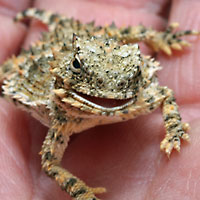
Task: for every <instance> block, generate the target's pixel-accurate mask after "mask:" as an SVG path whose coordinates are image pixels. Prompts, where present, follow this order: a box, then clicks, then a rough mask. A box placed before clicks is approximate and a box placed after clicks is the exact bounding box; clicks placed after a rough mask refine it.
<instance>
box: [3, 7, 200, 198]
mask: <svg viewBox="0 0 200 200" xmlns="http://www.w3.org/2000/svg"><path fill="white" fill-rule="evenodd" d="M26 17H29V18H35V19H38V20H40V21H41V22H43V23H44V24H46V25H47V26H48V28H49V32H45V33H43V35H42V38H41V39H40V40H39V41H37V42H35V43H34V44H33V45H31V47H30V49H29V50H24V51H22V52H21V53H20V54H19V55H18V56H13V57H12V58H10V59H8V60H7V61H5V62H4V63H3V64H2V66H1V68H0V80H2V81H3V86H2V90H3V95H4V97H6V98H8V99H9V100H11V101H12V102H13V103H14V104H15V105H17V106H19V107H21V108H22V109H25V110H26V111H28V112H30V113H31V114H32V115H33V116H34V117H35V118H36V119H38V120H40V121H41V122H42V123H43V124H45V125H46V126H48V127H49V131H48V134H47V136H46V138H45V141H44V143H43V145H42V150H41V157H42V168H43V170H44V171H45V172H46V174H47V175H48V176H50V177H52V178H53V179H55V180H56V181H57V182H58V184H59V185H60V187H61V188H62V189H63V190H65V191H66V192H67V193H69V195H70V196H71V197H72V198H73V199H77V200H97V199H98V198H97V197H96V196H95V194H98V193H102V192H105V189H104V188H102V187H98V188H91V187H89V186H87V185H86V184H85V183H84V182H83V181H82V180H80V179H79V178H77V177H75V176H74V175H72V174H71V173H70V172H68V171H67V170H65V169H63V168H62V167H61V166H60V163H61V159H62V156H63V153H64V150H65V149H66V147H67V144H68V141H69V137H70V136H71V135H72V134H74V133H78V132H81V131H83V130H85V129H88V128H90V127H94V126H96V125H101V124H107V123H114V122H120V121H125V120H128V119H133V118H135V117H137V116H138V115H143V114H147V113H150V112H152V111H153V110H155V109H156V108H157V107H159V106H162V113H163V119H164V126H165V130H166V136H165V138H164V140H163V141H162V142H161V145H160V148H161V150H163V151H164V152H165V153H166V154H167V155H168V156H169V155H170V153H171V151H172V149H173V148H174V149H176V150H177V151H179V150H180V139H183V140H187V141H188V140H189V135H188V133H187V130H188V128H189V125H188V124H187V123H182V122H181V117H180V114H179V111H178V106H177V104H176V101H175V98H174V94H173V91H172V90H170V89H169V88H167V87H163V86H160V85H159V83H158V79H157V76H156V71H158V70H160V69H161V66H160V64H159V62H157V61H155V60H154V59H152V58H151V57H150V56H144V55H142V54H141V52H140V49H139V45H138V44H137V42H140V41H143V42H145V43H146V44H147V45H148V46H150V47H152V49H153V50H154V51H156V52H158V51H164V52H165V53H166V54H168V55H171V53H172V51H171V49H176V50H181V49H182V47H183V46H187V45H188V44H189V43H188V42H187V41H185V40H182V39H180V37H181V36H185V35H197V34H199V32H197V31H190V30H187V31H175V29H176V28H177V27H178V24H177V23H172V24H171V25H170V26H169V27H168V28H167V29H166V30H165V31H163V32H157V31H155V30H153V29H151V28H146V27H144V26H142V25H139V26H136V27H126V28H117V27H116V26H115V25H114V24H111V25H110V26H106V27H100V26H95V25H94V23H88V24H82V23H80V22H79V21H78V20H74V19H68V18H66V17H64V16H61V15H58V14H53V13H51V12H47V11H43V10H39V9H35V8H30V9H27V10H25V11H23V12H21V13H19V14H17V16H16V18H15V21H20V20H23V19H24V18H26ZM105 101H111V102H115V104H114V105H113V106H105V105H104V104H103V102H105Z"/></svg>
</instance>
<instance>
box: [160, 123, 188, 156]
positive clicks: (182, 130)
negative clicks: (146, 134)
mask: <svg viewBox="0 0 200 200" xmlns="http://www.w3.org/2000/svg"><path fill="white" fill-rule="evenodd" d="M169 128H170V127H169ZM188 129H189V124H188V123H183V124H182V125H181V126H179V127H174V128H173V129H172V130H167V134H166V136H165V138H164V139H163V141H162V142H161V143H160V149H161V150H162V151H164V152H165V153H166V154H167V156H168V157H169V156H170V154H171V152H172V150H173V149H176V150H177V151H178V152H179V151H180V145H181V141H180V139H181V138H182V139H183V140H186V141H188V142H189V141H190V137H189V135H188V133H186V131H188Z"/></svg>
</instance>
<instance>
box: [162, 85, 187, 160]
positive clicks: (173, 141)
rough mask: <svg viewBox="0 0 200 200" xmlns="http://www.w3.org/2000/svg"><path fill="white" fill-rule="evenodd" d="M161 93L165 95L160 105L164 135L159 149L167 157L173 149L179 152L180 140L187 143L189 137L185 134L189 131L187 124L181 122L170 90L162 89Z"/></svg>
mask: <svg viewBox="0 0 200 200" xmlns="http://www.w3.org/2000/svg"><path fill="white" fill-rule="evenodd" d="M161 92H162V93H164V95H166V98H165V99H164V101H163V105H162V112H163V118H164V125H165V130H166V135H165V138H164V140H163V141H162V142H161V144H160V149H161V150H163V151H165V153H166V154H167V155H168V156H169V155H170V153H171V151H172V149H173V148H174V149H176V150H177V151H180V145H181V141H180V139H181V138H182V139H183V140H186V141H189V135H188V134H187V133H186V132H187V130H188V129H189V124H187V123H182V122H181V116H180V113H179V111H178V105H177V104H176V101H175V98H174V95H173V92H172V90H170V89H168V88H167V87H164V88H162V89H161Z"/></svg>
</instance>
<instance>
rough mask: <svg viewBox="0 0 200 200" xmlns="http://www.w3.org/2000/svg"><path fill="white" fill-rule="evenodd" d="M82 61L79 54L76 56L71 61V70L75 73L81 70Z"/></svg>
mask: <svg viewBox="0 0 200 200" xmlns="http://www.w3.org/2000/svg"><path fill="white" fill-rule="evenodd" d="M81 66H82V63H81V61H80V59H79V58H78V56H76V57H75V58H74V59H73V60H72V62H71V70H72V71H73V72H75V73H79V72H80V71H81Z"/></svg>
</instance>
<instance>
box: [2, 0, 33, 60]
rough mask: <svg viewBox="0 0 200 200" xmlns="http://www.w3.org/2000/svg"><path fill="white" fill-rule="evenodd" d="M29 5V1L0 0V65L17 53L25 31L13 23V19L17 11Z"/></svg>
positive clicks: (22, 27)
mask: <svg viewBox="0 0 200 200" xmlns="http://www.w3.org/2000/svg"><path fill="white" fill-rule="evenodd" d="M29 5H30V1H28V0H27V1H25V0H20V1H14V0H9V1H6V0H1V1H0V22H1V23H0V44H1V52H0V63H2V62H3V61H4V60H5V58H7V57H9V56H10V55H11V54H13V53H17V51H18V49H19V47H20V45H21V43H22V42H23V39H24V37H25V33H26V29H25V27H24V26H22V25H20V24H14V23H13V17H14V16H15V14H16V13H17V12H19V10H23V9H25V8H27V7H28V6H29Z"/></svg>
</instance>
